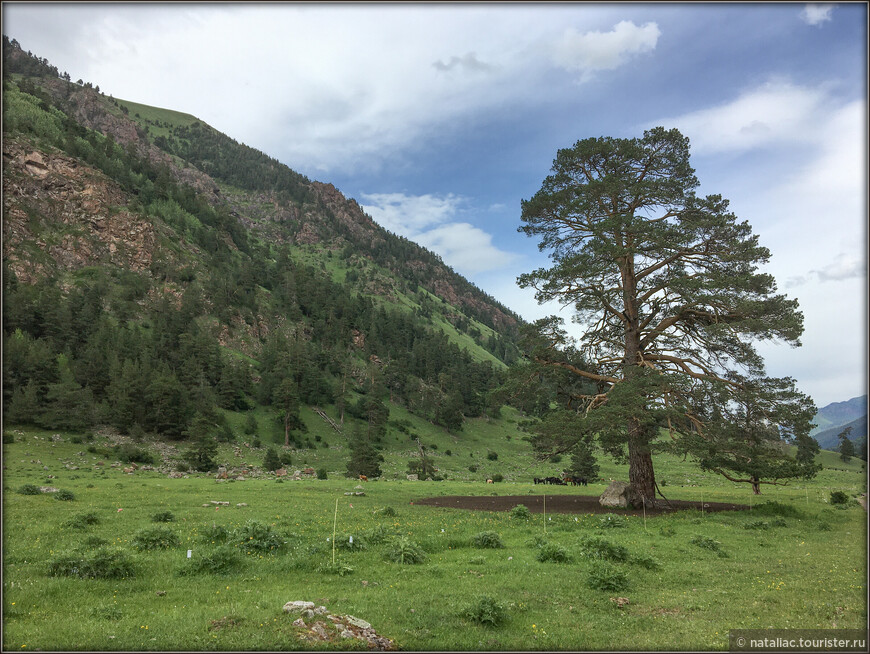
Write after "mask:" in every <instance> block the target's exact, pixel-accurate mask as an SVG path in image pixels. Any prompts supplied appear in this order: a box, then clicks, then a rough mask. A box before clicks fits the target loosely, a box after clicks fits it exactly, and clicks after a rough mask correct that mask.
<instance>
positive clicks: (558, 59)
mask: <svg viewBox="0 0 870 654" xmlns="http://www.w3.org/2000/svg"><path fill="white" fill-rule="evenodd" d="M659 36H661V30H659V27H658V25H657V24H656V23H646V24H645V25H643V26H638V25H635V24H634V23H633V22H631V21H627V20H624V21H621V22H619V23H617V24H616V25H615V26H614V28H613V29H612V30H611V31H609V32H585V33H582V34H581V33H579V32H578V31H577V30H575V29H574V28H569V29H567V30H565V32H564V33H563V34H562V37H561V38H560V39H559V40H558V41H557V42H556V44H555V47H554V52H553V60H554V62H555V63H556V64H557V65H559V66H561V67H563V68H565V69H566V70H569V71H576V72H580V73H581V74H582V75H583V76H584V77H586V76H588V75H589V74H591V73H594V72H596V71H600V70H613V69H615V68H618V67H619V66H621V65H623V64H624V63H625V62H626V61H627V60H628V59H629V58H630V57H632V56H633V55H637V54H643V53H646V52H651V51H652V50H654V49H655V47H656V43H657V42H658V39H659Z"/></svg>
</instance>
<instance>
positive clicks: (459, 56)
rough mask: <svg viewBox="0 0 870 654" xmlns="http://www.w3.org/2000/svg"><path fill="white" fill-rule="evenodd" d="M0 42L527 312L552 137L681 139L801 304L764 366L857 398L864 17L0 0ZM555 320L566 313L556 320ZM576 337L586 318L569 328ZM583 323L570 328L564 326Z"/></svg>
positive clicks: (650, 9) (637, 7)
mask: <svg viewBox="0 0 870 654" xmlns="http://www.w3.org/2000/svg"><path fill="white" fill-rule="evenodd" d="M3 14H4V15H3V19H4V21H3V24H4V27H3V29H4V33H6V34H7V35H8V36H10V37H12V38H16V39H18V41H19V42H20V43H21V45H22V47H24V49H26V50H27V49H29V50H32V51H33V52H34V53H36V54H38V55H39V56H42V57H47V58H48V59H49V60H50V61H51V62H52V63H53V64H55V65H57V66H58V67H59V68H60V69H61V70H66V71H68V72H69V73H70V75H71V76H72V78H73V79H78V78H82V79H84V80H87V81H91V82H92V83H94V84H99V85H100V87H101V89H102V90H103V91H104V92H106V93H111V94H112V95H114V96H115V97H117V98H122V99H127V100H131V101H135V102H141V103H145V104H151V105H156V106H161V107H166V108H171V109H176V110H179V111H185V112H188V113H192V114H194V115H196V116H198V117H199V118H201V119H203V120H205V121H206V122H208V123H209V124H211V125H213V126H214V127H216V128H217V129H220V130H221V131H223V132H225V133H227V134H229V135H230V136H232V137H233V138H235V139H237V140H239V141H242V142H244V143H247V144H249V145H251V146H253V147H256V148H258V149H260V150H263V151H264V152H266V153H268V154H269V155H271V156H274V157H276V158H278V159H279V160H281V161H282V162H284V163H286V164H287V165H289V166H290V167H291V168H293V169H295V170H298V171H300V172H302V173H304V174H306V175H307V176H309V177H310V178H313V179H317V180H320V181H324V182H331V183H333V184H335V185H336V186H337V187H338V188H339V189H340V190H341V191H342V192H343V193H344V194H345V195H347V196H349V197H352V198H355V199H356V200H357V201H358V202H359V203H360V204H361V205H362V206H363V207H364V209H365V210H366V211H367V212H368V213H370V215H372V217H374V218H375V220H377V221H378V222H379V223H380V224H382V225H384V226H385V227H386V228H388V229H390V230H391V231H393V232H396V233H399V234H402V235H403V236H407V237H409V238H412V239H413V240H415V241H417V242H419V243H421V244H422V245H424V246H426V247H429V248H430V249H432V250H434V251H436V252H438V253H439V254H440V255H441V256H442V257H443V258H444V260H445V261H446V262H447V263H448V264H450V265H451V266H453V267H454V268H455V269H456V270H457V271H458V272H460V273H462V274H464V275H466V276H467V277H468V278H469V279H471V280H472V281H473V282H475V283H476V284H477V285H478V286H480V287H481V288H482V289H483V290H485V291H486V292H488V293H490V294H491V295H493V296H494V297H496V298H497V299H499V300H500V301H502V302H503V303H504V304H506V305H507V306H509V307H511V308H513V309H514V310H516V311H517V312H518V313H520V314H521V315H523V316H524V317H526V318H527V319H534V318H537V317H540V316H543V315H546V314H548V313H555V312H556V310H557V308H556V307H539V306H537V304H536V302H535V301H534V298H533V297H532V296H531V293H529V292H527V291H521V290H520V289H518V288H517V287H516V284H515V280H516V277H517V276H518V275H519V274H521V273H523V272H527V271H530V270H532V269H534V268H538V267H540V266H543V265H546V263H547V259H546V257H545V255H544V254H542V253H540V252H538V250H537V247H536V243H535V242H534V241H532V240H531V239H528V238H527V237H525V236H523V235H522V234H519V233H517V227H518V226H519V224H520V202H521V200H523V199H528V198H530V197H531V196H532V195H533V194H534V193H535V192H536V191H537V189H538V188H539V187H540V184H541V182H542V180H543V179H544V177H546V175H547V174H548V171H549V168H550V165H551V163H552V161H553V158H554V157H555V155H556V151H557V150H558V149H559V148H564V147H570V146H571V145H573V144H574V143H575V142H576V141H577V140H579V139H584V138H588V137H595V136H613V137H635V136H641V135H642V133H643V130H644V129H647V128H649V127H652V126H656V125H664V126H665V127H669V128H670V127H677V128H679V129H680V130H681V131H682V132H683V133H684V134H686V135H687V136H689V138H690V139H691V143H692V162H693V165H694V167H695V169H696V172H697V176H698V178H699V180H700V182H701V189H700V192H702V193H718V194H721V195H723V196H724V197H726V198H728V199H729V200H730V201H731V208H732V210H733V211H734V212H735V213H736V214H737V215H738V217H739V218H741V219H745V220H747V221H749V223H750V224H751V225H752V226H753V228H754V229H755V231H756V233H758V234H759V236H760V239H761V243H762V244H763V245H765V246H767V247H768V248H769V249H770V250H771V252H772V258H771V262H770V264H769V265H768V266H767V268H768V270H769V272H771V273H772V274H774V275H775V277H776V278H777V280H778V282H779V287H780V289H781V290H782V291H783V292H785V293H786V294H787V295H789V296H790V297H797V298H798V300H799V301H800V304H801V308H802V310H803V311H804V314H805V326H806V331H805V334H804V338H803V339H802V340H803V347H801V348H799V349H792V348H789V347H787V346H784V345H776V344H768V343H765V344H762V345H761V346H760V349H761V351H762V353H763V354H764V355H765V357H766V360H767V362H768V372H769V373H770V374H773V375H777V376H792V377H795V378H796V379H797V380H798V383H799V386H800V387H801V389H802V390H804V391H805V392H807V393H809V394H810V395H812V396H813V398H814V399H815V401H816V403H817V404H818V405H819V406H824V405H825V404H828V403H829V402H833V401H841V400H847V399H849V398H851V397H854V396H857V395H861V394H864V393H866V387H867V383H866V378H867V377H866V371H867V347H866V346H867V303H866V295H867V285H866V278H867V264H866V261H867V182H866V179H867V145H868V141H867V86H866V81H867V4H866V3H863V2H862V3H841V4H836V5H806V4H798V3H795V4H791V3H775V4H752V3H741V4H737V3H735V4H727V3H726V4H710V3H703V4H692V3H676V4H655V3H650V4H633V3H625V4H592V3H558V4H543V3H534V4H463V3H455V4H402V5H398V4H389V5H379V4H371V5H366V4H357V5H353V4H351V5H347V4H328V3H324V4H318V3H314V4H301V5H300V4H268V3H267V4H262V5H257V4H244V5H234V4H216V5H209V4H192V5H182V4H171V5H160V4H150V5H149V4H144V5H135V4H117V5H115V4H90V5H89V4H76V3H71V4H70V3H66V4H56V5H51V4H43V3H32V4H31V3H14V2H7V3H4V4H3ZM561 315H563V316H564V317H565V318H566V321H568V320H569V319H570V316H569V314H567V313H562V314H561ZM575 329H578V330H579V328H575ZM577 333H579V331H578V332H577Z"/></svg>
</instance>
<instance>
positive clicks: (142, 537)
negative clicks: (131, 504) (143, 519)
mask: <svg viewBox="0 0 870 654" xmlns="http://www.w3.org/2000/svg"><path fill="white" fill-rule="evenodd" d="M179 543H180V541H179V540H178V536H177V535H176V533H175V532H174V531H172V530H171V529H169V528H168V527H146V528H145V529H140V530H139V531H137V532H136V534H135V535H134V536H133V547H135V548H136V549H139V550H165V549H169V548H170V547H176V546H177V545H178V544H179Z"/></svg>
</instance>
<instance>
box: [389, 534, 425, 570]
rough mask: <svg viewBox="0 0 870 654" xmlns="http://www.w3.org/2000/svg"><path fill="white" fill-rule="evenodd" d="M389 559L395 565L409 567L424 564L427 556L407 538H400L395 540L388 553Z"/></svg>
mask: <svg viewBox="0 0 870 654" xmlns="http://www.w3.org/2000/svg"><path fill="white" fill-rule="evenodd" d="M387 558H388V559H389V560H390V561H393V562H394V563H399V564H401V565H409V564H415V563H423V562H424V561H425V560H426V554H425V553H424V552H423V550H422V549H420V547H419V546H418V545H417V544H416V543H415V542H414V541H412V540H411V539H409V538H408V537H407V536H399V537H398V538H396V539H395V540H393V542H392V544H391V547H390V549H389V551H388V552H387Z"/></svg>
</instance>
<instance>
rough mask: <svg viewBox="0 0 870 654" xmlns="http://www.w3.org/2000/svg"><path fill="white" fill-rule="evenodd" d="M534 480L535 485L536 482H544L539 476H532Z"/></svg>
mask: <svg viewBox="0 0 870 654" xmlns="http://www.w3.org/2000/svg"><path fill="white" fill-rule="evenodd" d="M534 482H535V485H537V484H543V483H544V480H543V479H541V478H540V477H535V478H534Z"/></svg>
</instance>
